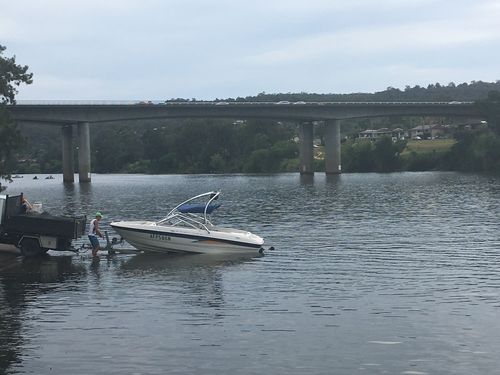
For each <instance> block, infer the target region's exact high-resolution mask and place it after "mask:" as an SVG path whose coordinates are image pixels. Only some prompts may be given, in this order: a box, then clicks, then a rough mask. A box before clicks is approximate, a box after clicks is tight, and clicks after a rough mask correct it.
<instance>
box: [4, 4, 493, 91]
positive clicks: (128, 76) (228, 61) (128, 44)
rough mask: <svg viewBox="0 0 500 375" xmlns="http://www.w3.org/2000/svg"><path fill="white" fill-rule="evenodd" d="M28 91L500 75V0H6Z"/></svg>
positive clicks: (232, 87)
mask: <svg viewBox="0 0 500 375" xmlns="http://www.w3.org/2000/svg"><path fill="white" fill-rule="evenodd" d="M0 44H3V45H5V46H6V47H7V50H6V51H5V52H4V55H5V56H12V55H16V59H17V62H18V63H20V64H23V65H24V64H26V65H29V67H30V70H31V71H32V72H33V73H34V82H33V84H32V85H30V86H25V87H21V88H20V91H19V95H18V96H17V99H18V100H22V99H25V100H26V99H74V100H78V99H82V100H90V99H96V100H98V99H103V100H160V99H161V100H164V99H169V98H174V97H184V98H193V97H195V98H198V99H214V98H228V97H237V96H247V95H256V94H258V93H259V92H262V91H265V92H267V93H276V92H301V91H304V92H315V93H350V92H375V91H381V90H384V89H385V88H386V87H388V86H393V87H397V88H404V87H405V85H410V86H414V85H417V84H418V85H425V86H427V84H429V83H435V82H440V83H442V84H447V83H449V82H451V81H453V82H455V83H461V82H470V81H472V80H476V81H477V80H482V81H489V82H491V81H496V80H498V79H500V1H499V0H450V1H448V0H440V1H438V0H244V1H243V0H164V1H160V0H140V1H135V0H99V1H97V0H85V1H80V0H71V1H69V0H43V1H41V0H16V1H12V0H0Z"/></svg>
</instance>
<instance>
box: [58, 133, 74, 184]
mask: <svg viewBox="0 0 500 375" xmlns="http://www.w3.org/2000/svg"><path fill="white" fill-rule="evenodd" d="M61 132H62V169H63V182H68V183H73V182H75V168H74V161H73V125H64V126H63V127H62V128H61Z"/></svg>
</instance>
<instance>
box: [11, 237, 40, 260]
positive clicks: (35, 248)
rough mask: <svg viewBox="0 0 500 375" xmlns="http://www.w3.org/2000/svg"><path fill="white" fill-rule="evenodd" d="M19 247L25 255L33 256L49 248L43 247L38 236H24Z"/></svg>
mask: <svg viewBox="0 0 500 375" xmlns="http://www.w3.org/2000/svg"><path fill="white" fill-rule="evenodd" d="M17 247H18V248H19V249H20V250H21V254H22V255H24V256H25V257H32V256H37V255H42V254H44V253H45V252H46V251H47V249H43V248H42V246H41V244H40V238H39V237H38V236H22V237H21V239H20V240H19V243H18V245H17Z"/></svg>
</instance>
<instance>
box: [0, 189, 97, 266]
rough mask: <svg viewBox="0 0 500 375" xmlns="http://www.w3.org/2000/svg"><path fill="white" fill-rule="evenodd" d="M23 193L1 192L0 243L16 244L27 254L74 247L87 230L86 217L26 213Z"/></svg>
mask: <svg viewBox="0 0 500 375" xmlns="http://www.w3.org/2000/svg"><path fill="white" fill-rule="evenodd" d="M22 201H23V195H22V194H21V195H16V196H8V195H0V243H3V244H10V245H14V246H15V247H17V248H18V249H20V250H21V254H22V255H24V256H35V255H41V254H44V253H46V252H47V251H48V250H74V249H73V247H72V240H74V239H77V238H79V237H81V236H82V235H83V234H84V232H85V225H86V223H87V218H86V216H80V217H68V216H53V215H50V214H48V213H46V212H42V213H36V212H27V213H26V212H24V210H23V207H22Z"/></svg>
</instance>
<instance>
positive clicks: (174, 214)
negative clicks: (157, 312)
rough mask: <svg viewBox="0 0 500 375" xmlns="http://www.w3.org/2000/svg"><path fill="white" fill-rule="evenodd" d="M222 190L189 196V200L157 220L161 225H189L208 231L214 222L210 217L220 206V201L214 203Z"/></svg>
mask: <svg viewBox="0 0 500 375" xmlns="http://www.w3.org/2000/svg"><path fill="white" fill-rule="evenodd" d="M219 194H220V192H214V191H210V192H208V193H204V194H200V195H197V196H194V197H192V198H189V199H188V200H186V201H184V202H182V203H180V204H178V205H177V206H175V207H174V208H173V209H172V210H171V211H170V212H169V213H168V215H167V216H166V217H165V218H164V219H162V220H160V221H158V222H157V224H160V225H173V226H188V227H193V228H197V229H204V230H206V231H208V232H210V231H209V228H210V227H212V226H213V224H212V223H211V222H210V220H209V219H208V217H207V215H210V214H211V213H212V212H213V211H214V210H216V209H217V208H219V207H220V204H219V203H212V202H213V201H214V200H216V199H217V198H218V197H219ZM202 198H204V199H206V200H207V201H206V202H205V203H194V202H193V201H196V200H201V199H202Z"/></svg>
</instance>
